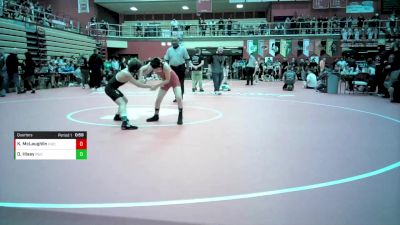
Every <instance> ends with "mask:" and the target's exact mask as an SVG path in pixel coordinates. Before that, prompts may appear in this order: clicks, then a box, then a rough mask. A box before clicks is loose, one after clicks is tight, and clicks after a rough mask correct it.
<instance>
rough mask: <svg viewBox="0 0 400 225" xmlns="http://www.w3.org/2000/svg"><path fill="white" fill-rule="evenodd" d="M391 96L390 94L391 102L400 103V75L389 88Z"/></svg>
mask: <svg viewBox="0 0 400 225" xmlns="http://www.w3.org/2000/svg"><path fill="white" fill-rule="evenodd" d="M389 96H390V101H391V102H397V103H400V80H399V77H397V80H395V81H394V82H393V84H392V86H391V87H390V88H389Z"/></svg>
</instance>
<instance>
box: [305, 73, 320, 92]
mask: <svg viewBox="0 0 400 225" xmlns="http://www.w3.org/2000/svg"><path fill="white" fill-rule="evenodd" d="M316 87H317V76H316V75H315V73H313V72H312V71H310V70H309V71H307V78H306V81H304V88H309V89H315V88H316Z"/></svg>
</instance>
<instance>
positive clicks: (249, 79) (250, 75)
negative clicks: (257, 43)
mask: <svg viewBox="0 0 400 225" xmlns="http://www.w3.org/2000/svg"><path fill="white" fill-rule="evenodd" d="M255 55H256V51H253V52H250V55H249V59H248V61H247V64H246V69H245V71H246V85H249V83H250V84H251V85H253V79H254V76H255V75H256V68H257V66H258V65H257V59H256V57H255Z"/></svg>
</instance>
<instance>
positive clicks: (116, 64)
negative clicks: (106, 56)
mask: <svg viewBox="0 0 400 225" xmlns="http://www.w3.org/2000/svg"><path fill="white" fill-rule="evenodd" d="M111 69H112V72H113V75H114V74H117V73H118V72H119V71H120V70H121V65H120V64H119V61H118V60H117V58H113V60H112V61H111Z"/></svg>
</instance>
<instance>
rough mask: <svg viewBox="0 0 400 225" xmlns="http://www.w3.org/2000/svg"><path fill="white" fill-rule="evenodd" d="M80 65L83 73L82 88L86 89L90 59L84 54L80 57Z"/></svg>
mask: <svg viewBox="0 0 400 225" xmlns="http://www.w3.org/2000/svg"><path fill="white" fill-rule="evenodd" d="M79 66H80V68H81V73H82V88H83V89H85V85H86V83H87V80H88V76H89V64H88V60H87V59H86V57H84V56H83V55H82V56H81V58H80V59H79Z"/></svg>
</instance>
